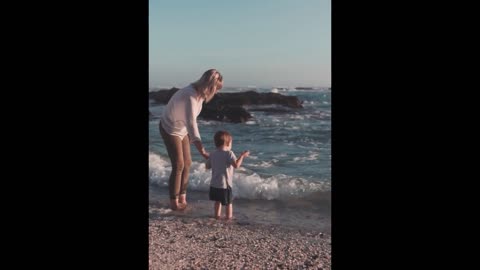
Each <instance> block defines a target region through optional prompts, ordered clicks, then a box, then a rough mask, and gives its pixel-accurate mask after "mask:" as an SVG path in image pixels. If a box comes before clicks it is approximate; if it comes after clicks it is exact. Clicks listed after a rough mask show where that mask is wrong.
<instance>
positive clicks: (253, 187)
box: [149, 152, 330, 200]
mask: <svg viewBox="0 0 480 270" xmlns="http://www.w3.org/2000/svg"><path fill="white" fill-rule="evenodd" d="M317 155H318V154H317ZM274 162H278V160H276V159H273V160H272V161H270V162H262V163H260V167H262V166H272V165H273V163H274ZM249 167H255V166H253V165H252V164H249ZM149 170H150V182H151V183H154V184H157V185H159V186H162V187H168V178H169V176H170V172H171V166H170V161H169V160H168V158H164V157H161V156H159V155H158V154H156V153H152V152H150V154H149ZM210 180H211V171H210V170H206V169H205V164H204V163H203V162H195V161H194V162H193V163H192V167H191V170H190V177H189V184H188V189H189V190H197V191H205V192H207V191H208V190H209V189H210ZM327 190H330V183H329V182H312V181H310V180H306V179H303V178H298V177H292V176H288V175H284V174H279V175H274V176H271V177H268V178H264V177H260V176H259V175H258V174H257V173H255V172H254V171H251V170H249V169H246V168H245V167H241V168H239V169H237V170H235V173H234V177H233V191H234V196H235V197H237V198H246V199H267V200H272V199H283V198H288V197H292V196H303V195H306V194H309V193H311V192H315V191H327Z"/></svg>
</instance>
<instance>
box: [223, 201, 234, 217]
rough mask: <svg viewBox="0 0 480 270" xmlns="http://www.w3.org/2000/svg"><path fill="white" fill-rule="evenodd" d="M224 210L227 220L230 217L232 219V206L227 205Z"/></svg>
mask: <svg viewBox="0 0 480 270" xmlns="http://www.w3.org/2000/svg"><path fill="white" fill-rule="evenodd" d="M225 208H226V211H225V215H226V217H227V219H232V217H233V206H232V204H227V206H226V207H225Z"/></svg>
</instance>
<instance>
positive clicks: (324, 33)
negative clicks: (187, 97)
mask: <svg viewBox="0 0 480 270" xmlns="http://www.w3.org/2000/svg"><path fill="white" fill-rule="evenodd" d="M210 68H216V69H217V70H219V71H220V73H222V75H223V78H224V87H242V86H243V87H248V86H256V87H297V86H320V87H330V86H331V0H202V1H200V0H149V83H150V87H161V88H170V87H173V86H176V87H183V86H186V85H188V84H189V83H191V82H194V81H196V80H197V79H199V78H200V77H201V75H202V74H203V72H205V71H206V70H208V69H210Z"/></svg>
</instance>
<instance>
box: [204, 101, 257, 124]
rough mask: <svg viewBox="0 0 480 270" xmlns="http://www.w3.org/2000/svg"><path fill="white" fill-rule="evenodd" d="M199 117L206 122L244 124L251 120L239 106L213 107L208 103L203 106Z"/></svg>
mask: <svg viewBox="0 0 480 270" xmlns="http://www.w3.org/2000/svg"><path fill="white" fill-rule="evenodd" d="M199 117H201V118H203V119H207V120H217V121H229V122H233V123H244V122H247V121H248V120H249V119H251V118H253V117H252V115H251V114H250V113H249V112H247V110H245V109H244V108H243V107H241V106H228V105H226V106H219V107H217V106H214V105H210V104H209V103H208V104H206V105H204V106H203V108H202V111H201V112H200V115H199Z"/></svg>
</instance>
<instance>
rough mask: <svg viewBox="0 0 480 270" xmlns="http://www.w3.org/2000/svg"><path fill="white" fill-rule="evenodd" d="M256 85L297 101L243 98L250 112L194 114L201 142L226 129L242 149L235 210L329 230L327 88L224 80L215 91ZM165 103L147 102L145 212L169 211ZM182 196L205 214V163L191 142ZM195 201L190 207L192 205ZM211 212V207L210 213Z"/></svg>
mask: <svg viewBox="0 0 480 270" xmlns="http://www.w3.org/2000/svg"><path fill="white" fill-rule="evenodd" d="M247 90H255V91H257V92H259V93H266V92H274V93H279V94H282V95H288V96H297V97H298V98H299V99H300V100H301V101H303V107H304V108H303V109H289V108H286V107H283V106H280V105H269V106H246V107H245V108H246V109H247V110H248V111H249V112H250V113H251V114H252V115H253V119H251V120H250V121H248V122H246V123H239V124H234V123H226V122H218V121H206V120H202V119H200V118H199V119H198V125H199V130H200V134H201V137H202V142H203V144H204V146H205V148H206V149H207V151H209V152H210V151H213V150H214V148H215V145H214V143H213V135H214V134H215V132H216V131H218V130H227V131H228V132H230V133H231V134H232V136H233V147H232V150H233V152H234V153H235V154H236V155H237V156H238V155H239V154H240V153H241V152H242V151H243V150H249V151H250V156H249V157H247V158H245V159H244V161H243V164H242V167H241V168H240V169H237V170H235V173H234V179H233V192H234V198H235V201H234V216H236V217H237V218H238V219H244V220H248V221H251V222H263V223H278V224H283V225H286V226H301V227H314V228H322V229H325V230H327V231H329V230H330V227H329V223H330V189H331V136H330V134H331V90H329V88H314V89H308V90H298V89H284V88H282V89H277V88H273V89H272V88H256V89H246V88H224V89H222V90H221V92H222V93H227V92H243V91H247ZM164 107H165V105H158V104H154V103H153V101H151V102H150V105H149V109H150V112H151V113H152V114H153V115H154V117H153V118H152V119H151V120H150V125H149V139H150V141H149V148H150V149H149V168H150V207H151V212H152V211H153V212H155V211H156V212H157V213H170V214H173V212H170V211H168V210H167V209H168V176H169V174H170V171H171V165H170V160H169V158H168V155H167V151H166V149H165V145H164V143H163V141H162V138H161V136H160V134H159V130H158V121H159V119H158V117H159V116H160V115H161V113H162V111H163V108H164ZM192 161H193V164H192V167H191V171H190V180H189V186H188V194H189V195H188V200H189V203H191V202H192V203H193V204H192V207H193V209H192V210H191V214H192V215H197V216H199V217H201V216H208V215H211V214H212V213H213V206H212V205H213V203H212V202H210V201H209V200H208V190H209V186H210V178H211V171H209V170H206V169H205V166H204V159H203V158H202V157H201V156H200V154H198V151H197V150H196V149H195V147H194V146H193V145H192ZM195 209H197V210H195ZM210 212H212V213H210Z"/></svg>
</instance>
